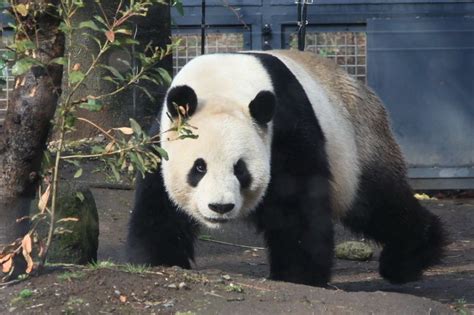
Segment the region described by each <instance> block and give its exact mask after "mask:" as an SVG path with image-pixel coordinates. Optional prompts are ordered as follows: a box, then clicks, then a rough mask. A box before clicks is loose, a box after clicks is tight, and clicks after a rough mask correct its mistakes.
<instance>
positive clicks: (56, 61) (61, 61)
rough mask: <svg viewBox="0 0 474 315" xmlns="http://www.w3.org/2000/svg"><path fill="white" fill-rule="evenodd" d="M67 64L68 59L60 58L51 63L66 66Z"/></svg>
mask: <svg viewBox="0 0 474 315" xmlns="http://www.w3.org/2000/svg"><path fill="white" fill-rule="evenodd" d="M66 62H67V60H66V58H64V57H58V58H54V59H53V60H51V61H50V62H49V63H57V64H58V65H62V66H64V65H65V64H66Z"/></svg>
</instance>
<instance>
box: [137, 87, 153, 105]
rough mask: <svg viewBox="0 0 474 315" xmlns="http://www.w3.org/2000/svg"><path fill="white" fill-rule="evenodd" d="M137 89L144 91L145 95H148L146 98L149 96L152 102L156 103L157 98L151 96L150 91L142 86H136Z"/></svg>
mask: <svg viewBox="0 0 474 315" xmlns="http://www.w3.org/2000/svg"><path fill="white" fill-rule="evenodd" d="M136 87H137V88H139V89H140V90H142V91H143V93H145V94H146V96H148V99H149V100H150V101H151V102H154V101H155V98H154V97H153V95H151V94H150V92H149V91H148V89H147V88H146V87H144V86H141V85H136Z"/></svg>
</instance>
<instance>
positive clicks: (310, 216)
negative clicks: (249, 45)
mask: <svg viewBox="0 0 474 315" xmlns="http://www.w3.org/2000/svg"><path fill="white" fill-rule="evenodd" d="M254 56H255V57H256V58H258V59H259V60H260V62H261V63H262V65H263V66H264V67H265V69H266V70H267V71H268V73H269V74H270V77H271V79H272V83H273V86H274V91H275V94H276V99H277V100H278V106H277V107H276V109H275V115H274V118H273V142H272V160H271V165H272V168H271V182H270V185H269V187H268V190H267V193H266V195H265V197H264V200H263V202H262V204H261V206H260V207H259V208H258V209H257V213H256V218H257V226H258V227H259V229H260V230H262V231H263V233H264V236H265V239H266V241H267V245H268V248H269V252H270V254H269V256H270V257H269V258H270V277H271V278H272V279H275V280H283V281H289V282H296V283H304V284H312V285H326V283H327V282H328V281H329V279H330V272H331V267H332V258H333V226H332V219H331V208H330V204H329V178H330V176H331V175H330V171H329V164H328V159H327V155H326V152H325V145H324V144H325V141H326V140H325V138H324V135H323V132H322V130H321V127H320V125H319V123H318V120H317V119H316V116H315V113H314V111H313V108H312V106H311V103H310V102H309V100H308V98H307V96H306V93H305V92H304V90H303V87H302V86H301V84H300V83H299V82H298V80H297V79H296V77H295V76H294V75H293V74H292V73H291V72H290V70H289V69H288V68H287V67H286V66H285V65H284V64H283V63H282V62H281V61H280V60H279V59H277V58H275V57H273V56H270V55H264V54H254Z"/></svg>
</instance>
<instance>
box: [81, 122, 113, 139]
mask: <svg viewBox="0 0 474 315" xmlns="http://www.w3.org/2000/svg"><path fill="white" fill-rule="evenodd" d="M77 120H79V121H83V122H85V123H88V124H89V125H91V126H93V127H95V128H97V129H98V130H99V131H100V132H102V133H103V134H104V135H106V136H107V137H108V138H109V139H110V140H112V141H115V140H116V139H115V138H114V137H113V136H111V135H110V134H109V132H110V130H109V131H105V130H104V129H103V128H101V127H100V126H99V125H97V124H95V123H94V122H92V121H90V120H89V119H86V118H83V117H78V118H77Z"/></svg>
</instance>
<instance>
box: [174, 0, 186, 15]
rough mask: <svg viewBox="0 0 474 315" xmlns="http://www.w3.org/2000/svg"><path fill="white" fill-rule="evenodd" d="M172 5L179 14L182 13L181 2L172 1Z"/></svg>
mask: <svg viewBox="0 0 474 315" xmlns="http://www.w3.org/2000/svg"><path fill="white" fill-rule="evenodd" d="M173 5H174V7H175V8H176V10H177V11H178V13H179V15H181V16H183V15H184V8H183V2H181V1H180V0H178V1H175V2H174V4H173Z"/></svg>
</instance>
